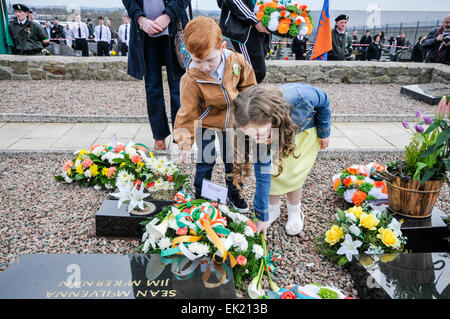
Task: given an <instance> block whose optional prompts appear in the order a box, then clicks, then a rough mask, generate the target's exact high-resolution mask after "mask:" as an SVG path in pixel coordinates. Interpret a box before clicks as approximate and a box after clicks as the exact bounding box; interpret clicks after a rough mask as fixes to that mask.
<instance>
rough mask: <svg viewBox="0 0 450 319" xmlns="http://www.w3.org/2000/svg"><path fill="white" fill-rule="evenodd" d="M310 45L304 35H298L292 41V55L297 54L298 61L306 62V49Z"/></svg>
mask: <svg viewBox="0 0 450 319" xmlns="http://www.w3.org/2000/svg"><path fill="white" fill-rule="evenodd" d="M307 45H308V39H307V38H305V36H303V35H300V34H299V35H297V36H296V37H295V38H294V39H293V40H292V47H291V49H292V53H293V54H295V59H296V60H305V57H306V48H307Z"/></svg>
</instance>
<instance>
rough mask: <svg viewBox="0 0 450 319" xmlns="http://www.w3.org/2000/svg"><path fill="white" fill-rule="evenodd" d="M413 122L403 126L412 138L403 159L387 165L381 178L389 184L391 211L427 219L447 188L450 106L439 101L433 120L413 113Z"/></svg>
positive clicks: (449, 164)
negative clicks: (445, 185) (414, 115)
mask: <svg viewBox="0 0 450 319" xmlns="http://www.w3.org/2000/svg"><path fill="white" fill-rule="evenodd" d="M415 122H416V123H415V124H410V123H408V122H406V121H404V122H403V126H404V127H405V128H406V129H408V130H411V131H412V132H413V133H414V135H413V136H412V139H411V142H410V143H409V144H408V145H407V146H406V147H405V156H404V159H403V160H401V161H397V162H391V163H389V164H388V165H387V171H386V172H385V174H384V176H383V177H384V178H385V179H386V182H387V184H388V193H389V209H390V210H392V211H393V212H396V213H398V214H401V215H405V216H408V217H415V218H427V217H429V216H431V213H432V210H433V207H434V204H435V202H436V200H437V198H438V196H439V193H440V190H441V189H442V186H443V184H444V182H446V183H447V185H450V180H449V178H448V174H447V173H448V172H449V171H450V102H448V103H447V100H446V97H445V96H444V97H442V99H441V101H440V102H439V104H438V106H437V108H436V112H435V118H434V119H431V118H430V117H428V116H424V115H423V114H422V112H421V111H416V119H415ZM425 125H428V127H427V128H426V127H425ZM391 194H392V196H391Z"/></svg>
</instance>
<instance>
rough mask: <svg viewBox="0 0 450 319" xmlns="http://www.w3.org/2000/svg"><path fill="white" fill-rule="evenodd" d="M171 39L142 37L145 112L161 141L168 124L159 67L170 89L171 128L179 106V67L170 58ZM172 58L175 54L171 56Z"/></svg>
mask: <svg viewBox="0 0 450 319" xmlns="http://www.w3.org/2000/svg"><path fill="white" fill-rule="evenodd" d="M171 43H172V41H170V39H169V37H168V36H167V35H163V36H160V37H156V38H151V37H148V36H145V37H144V59H145V67H146V75H145V76H144V80H145V92H146V98H147V112H148V118H149V120H150V126H151V130H152V133H153V138H154V139H155V140H164V139H165V138H166V137H167V136H169V135H170V125H169V120H168V117H167V113H166V104H165V102H164V90H163V80H162V66H163V65H165V66H166V71H167V82H168V83H169V90H170V113H171V114H170V115H171V120H172V127H173V124H174V123H175V117H176V115H177V112H178V109H179V108H180V79H181V76H182V75H183V70H182V69H181V68H180V66H179V65H178V63H176V62H175V61H174V57H173V55H174V54H173V52H172V50H171V48H170V45H171ZM175 59H176V57H175Z"/></svg>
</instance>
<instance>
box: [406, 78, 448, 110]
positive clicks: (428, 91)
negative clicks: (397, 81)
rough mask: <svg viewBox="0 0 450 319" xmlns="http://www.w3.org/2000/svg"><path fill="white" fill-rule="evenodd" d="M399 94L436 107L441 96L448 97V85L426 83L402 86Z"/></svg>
mask: <svg viewBox="0 0 450 319" xmlns="http://www.w3.org/2000/svg"><path fill="white" fill-rule="evenodd" d="M400 93H401V94H403V95H406V96H409V97H411V98H413V99H415V100H419V101H422V102H425V103H428V104H431V105H436V104H438V103H439V101H440V100H441V98H442V96H444V95H450V88H449V86H448V84H444V83H428V84H420V85H416V84H414V85H406V86H402V88H401V89H400Z"/></svg>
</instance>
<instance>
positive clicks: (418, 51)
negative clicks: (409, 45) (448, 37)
mask: <svg viewBox="0 0 450 319" xmlns="http://www.w3.org/2000/svg"><path fill="white" fill-rule="evenodd" d="M424 40H425V36H424V35H421V36H420V37H419V41H417V43H416V45H415V46H414V48H413V51H412V53H411V61H412V62H423V61H424V60H425V48H424V47H422V43H423V41H424Z"/></svg>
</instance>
